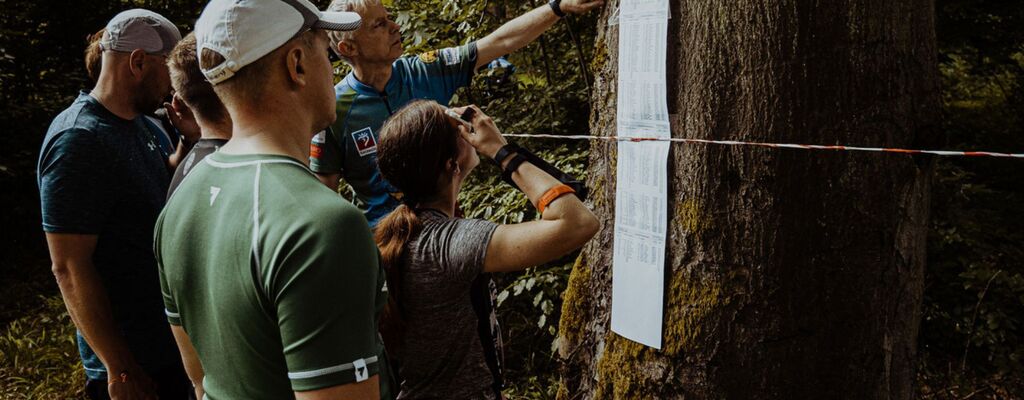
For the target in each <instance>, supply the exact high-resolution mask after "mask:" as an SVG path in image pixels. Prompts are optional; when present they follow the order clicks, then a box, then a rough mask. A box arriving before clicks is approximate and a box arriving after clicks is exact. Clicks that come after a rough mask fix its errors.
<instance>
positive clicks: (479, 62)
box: [476, 0, 604, 68]
mask: <svg viewBox="0 0 1024 400" xmlns="http://www.w3.org/2000/svg"><path fill="white" fill-rule="evenodd" d="M602 4H604V0H564V1H562V5H561V8H562V11H565V12H566V13H573V14H579V13H584V12H587V11H590V10H592V9H594V8H597V7H599V6H601V5H602ZM557 21H558V16H557V15H555V12H554V11H552V10H551V7H550V6H548V5H547V4H544V5H542V6H540V7H537V8H535V9H533V10H531V11H529V12H527V13H526V14H523V15H520V16H519V17H516V18H515V19H513V20H511V21H509V22H506V23H505V24H504V25H502V26H501V27H499V28H498V29H497V30H495V31H494V32H491V34H489V35H487V36H485V37H484V38H483V39H480V41H478V42H477V43H476V48H477V57H476V67H477V68H480V67H482V66H484V65H487V63H490V62H491V61H494V59H496V58H498V57H501V56H502V55H505V54H508V53H511V52H514V51H516V50H519V49H521V48H523V47H524V46H526V45H528V44H530V42H532V41H534V40H536V39H537V37H539V36H540V35H541V34H542V33H544V31H546V30H547V29H548V28H550V27H551V25H554V24H555V22H557Z"/></svg>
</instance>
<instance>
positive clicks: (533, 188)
mask: <svg viewBox="0 0 1024 400" xmlns="http://www.w3.org/2000/svg"><path fill="white" fill-rule="evenodd" d="M512 158H514V156H509V157H507V158H506V160H505V162H504V163H503V165H502V169H504V167H505V166H507V165H508V162H509V160H510V159H512ZM512 181H513V182H515V183H516V185H518V186H519V189H520V190H522V191H523V193H524V194H525V195H526V198H528V199H530V203H533V204H534V205H536V204H537V203H538V202H539V201H540V198H541V197H543V196H544V194H545V193H547V191H548V190H551V188H553V187H555V186H558V185H561V184H562V182H561V181H559V180H558V179H556V178H555V177H553V176H551V175H550V174H548V173H547V172H545V171H544V170H542V169H540V168H539V167H537V166H535V165H533V164H531V163H530V162H528V161H527V162H523V163H522V164H520V165H519V168H517V169H516V170H515V172H513V173H512ZM570 197H571V198H572V199H571V200H569V201H559V200H560V199H562V198H570ZM592 215H593V214H592V213H591V212H590V210H588V209H587V207H586V206H585V205H584V204H583V202H581V201H580V200H579V199H578V198H577V197H576V196H573V195H563V196H562V197H560V198H559V199H556V200H555V201H552V202H551V203H550V204H549V205H548V208H547V209H545V211H544V213H543V215H542V216H541V218H542V219H544V220H547V221H555V220H562V221H565V222H572V223H574V222H578V221H581V220H584V219H586V218H587V217H588V216H592Z"/></svg>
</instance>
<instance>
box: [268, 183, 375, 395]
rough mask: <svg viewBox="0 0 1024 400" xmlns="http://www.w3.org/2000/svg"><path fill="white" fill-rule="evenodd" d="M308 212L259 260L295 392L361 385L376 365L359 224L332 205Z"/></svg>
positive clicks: (369, 244) (367, 246)
mask: <svg viewBox="0 0 1024 400" xmlns="http://www.w3.org/2000/svg"><path fill="white" fill-rule="evenodd" d="M333 199H336V198H333ZM311 206H312V207H315V208H314V210H316V211H321V212H319V213H317V214H316V215H315V217H316V218H310V219H309V220H307V221H306V222H300V223H297V224H294V225H293V226H295V228H294V229H292V230H291V231H290V232H289V233H287V234H285V235H284V236H283V237H282V239H281V240H280V241H279V242H278V243H279V244H278V245H277V246H271V247H268V248H267V249H269V250H270V251H269V252H268V254H263V255H262V256H263V257H262V259H263V261H262V262H263V263H264V271H266V274H267V276H266V278H267V280H266V281H265V282H266V285H268V287H267V288H266V290H267V294H268V297H269V299H270V301H271V302H272V303H273V305H274V306H275V307H276V318H277V321H278V326H279V329H280V333H281V341H282V345H283V348H284V356H285V360H286V362H287V364H288V378H289V379H290V380H291V382H292V388H293V389H294V390H295V391H308V390H316V389H322V388H327V387H332V386H337V385H343V384H347V383H352V382H361V381H364V380H366V379H369V377H371V376H373V375H376V374H377V373H378V369H379V365H380V361H381V360H378V359H377V357H376V354H377V349H378V342H377V340H378V339H377V324H376V319H375V316H374V311H375V308H374V307H375V299H376V297H377V295H378V291H379V290H380V289H379V288H378V287H377V279H378V277H377V275H378V271H379V266H378V263H377V250H376V246H375V245H374V243H373V239H372V236H371V235H370V230H369V227H368V226H367V224H366V220H365V218H364V217H363V215H362V213H360V212H359V211H358V209H356V208H355V207H352V206H351V205H349V204H345V203H343V202H342V201H340V200H339V201H337V202H331V203H321V204H320V206H322V207H317V205H311ZM311 211H312V210H311Z"/></svg>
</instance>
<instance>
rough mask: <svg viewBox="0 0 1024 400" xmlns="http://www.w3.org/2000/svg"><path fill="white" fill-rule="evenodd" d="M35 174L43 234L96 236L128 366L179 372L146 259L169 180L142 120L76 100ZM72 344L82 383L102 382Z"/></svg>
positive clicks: (85, 97)
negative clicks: (82, 371)
mask: <svg viewBox="0 0 1024 400" xmlns="http://www.w3.org/2000/svg"><path fill="white" fill-rule="evenodd" d="M37 172H38V175H37V176H38V183H39V195H40V200H41V201H42V215H43V230H44V231H45V232H47V233H75V234H90V235H97V236H98V239H97V240H98V241H97V243H96V250H95V251H94V253H93V264H94V266H95V268H96V270H97V272H98V273H99V275H100V279H101V280H102V281H103V284H104V286H105V287H106V291H107V295H108V296H109V298H110V307H111V309H112V311H113V316H114V320H115V321H116V322H117V325H118V327H119V328H120V329H121V332H122V334H123V335H124V337H125V339H126V341H127V343H128V347H129V349H130V350H131V352H132V354H133V356H134V357H135V360H136V361H137V362H138V363H139V364H140V365H141V366H142V367H143V368H144V369H145V370H146V371H147V372H148V373H155V372H157V371H160V370H162V369H165V368H167V367H173V366H176V365H180V356H179V355H178V351H177V347H176V346H175V344H174V338H173V337H172V335H171V331H170V328H169V327H168V326H167V319H166V317H165V316H164V311H163V298H162V297H161V295H160V282H159V278H158V275H157V267H156V259H155V258H154V256H153V227H154V224H155V223H156V218H157V215H159V213H160V210H161V209H162V208H163V206H164V199H165V197H166V194H167V186H168V184H169V179H170V174H169V172H168V170H167V166H166V164H165V161H164V157H163V155H162V154H161V152H160V148H159V145H158V144H157V143H156V142H154V136H153V135H152V133H151V132H149V131H148V130H147V128H146V126H145V122H143V117H141V116H140V117H137V118H135V119H134V120H125V119H122V118H120V117H118V116H116V115H114V114H113V113H111V112H110V111H109V110H107V109H106V108H104V107H103V105H102V104H100V102H99V101H97V100H96V99H95V98H93V97H92V96H90V95H89V94H87V93H85V92H82V93H81V94H80V95H79V96H78V98H77V99H76V100H75V102H74V103H72V104H71V106H70V107H68V108H67V109H66V110H64V111H63V112H61V113H60V114H59V115H58V116H57V117H56V118H54V120H53V123H51V125H50V129H49V130H48V131H47V133H46V138H45V139H44V141H43V146H42V150H41V151H40V155H39V164H38V170H37ZM78 343H79V352H80V354H81V356H82V363H83V364H84V366H85V370H86V375H87V376H88V377H89V378H90V379H106V374H105V370H104V367H103V364H102V363H101V362H100V360H99V358H98V357H97V356H96V354H95V353H94V352H93V351H92V349H90V348H89V346H88V344H87V343H85V340H84V339H83V338H82V336H81V334H80V333H79V335H78Z"/></svg>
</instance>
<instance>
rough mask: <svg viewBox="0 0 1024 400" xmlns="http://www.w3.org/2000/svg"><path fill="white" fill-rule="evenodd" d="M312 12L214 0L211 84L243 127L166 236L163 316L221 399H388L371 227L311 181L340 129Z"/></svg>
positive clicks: (171, 204) (160, 236)
mask: <svg viewBox="0 0 1024 400" xmlns="http://www.w3.org/2000/svg"><path fill="white" fill-rule="evenodd" d="M359 23H360V19H359V16H358V15H357V14H354V13H345V12H337V13H332V12H320V11H318V10H317V9H316V8H315V7H314V6H313V5H312V4H311V3H309V2H308V1H306V0H213V1H211V2H210V3H209V4H208V5H207V6H206V8H205V9H204V10H203V13H202V15H201V16H200V17H199V20H198V21H197V22H196V29H195V35H196V48H197V50H198V54H199V60H200V61H199V62H200V69H201V70H202V72H203V74H204V75H205V76H206V78H207V80H209V81H210V83H212V84H213V89H214V91H215V92H216V93H217V96H218V97H219V98H220V99H221V101H222V102H223V103H224V106H225V108H226V109H227V110H228V113H229V114H230V116H231V120H232V123H233V126H232V138H231V140H230V141H229V142H228V143H227V144H225V145H224V146H223V147H221V149H220V151H218V152H215V153H213V154H211V155H209V156H208V157H206V158H204V159H203V160H202V161H201V162H199V163H198V165H196V166H194V167H193V169H192V172H191V173H190V174H189V176H188V178H187V179H184V180H183V181H182V182H181V185H180V186H178V188H177V190H176V191H175V192H174V194H172V195H171V197H170V199H169V200H168V204H167V207H166V208H165V209H164V212H163V213H162V214H161V216H160V218H159V220H158V221H157V228H156V244H155V252H156V257H157V262H158V264H159V266H160V282H161V289H162V290H163V294H164V306H165V308H166V311H165V312H166V314H167V317H168V320H169V321H170V323H171V327H172V331H173V332H174V335H175V339H176V340H177V342H178V346H179V348H180V349H181V350H182V357H183V358H184V360H185V365H186V367H187V368H188V372H189V376H190V378H192V380H193V382H202V386H203V387H202V389H203V390H204V391H205V395H206V396H207V397H209V398H219V399H257V400H259V399H282V398H291V397H293V396H294V397H295V398H298V399H378V398H391V397H392V396H391V389H390V388H391V384H390V382H389V376H390V374H389V371H388V367H387V364H386V357H385V356H384V348H383V344H382V342H381V340H380V338H379V335H378V334H377V312H378V311H379V310H382V309H383V305H384V303H385V301H386V293H385V292H382V289H383V283H384V276H383V272H382V270H381V267H380V266H379V265H378V262H377V259H378V256H377V249H376V246H375V245H374V242H373V238H372V237H371V235H370V229H369V227H368V225H367V223H366V220H365V219H364V218H363V217H362V213H360V211H359V210H358V209H357V208H356V207H355V206H353V205H352V204H350V203H348V202H346V201H344V200H343V199H340V198H339V196H337V194H335V193H334V192H332V191H331V190H329V189H327V188H325V187H324V186H323V185H322V184H320V183H319V182H318V181H317V179H316V177H315V176H314V175H313V173H312V172H310V170H309V169H308V167H307V165H306V162H307V161H306V160H307V157H308V155H309V154H308V151H309V141H310V138H311V137H312V136H313V132H317V131H320V130H322V129H324V128H325V127H327V126H328V125H329V124H330V123H331V122H333V121H334V118H335V117H334V91H333V88H332V68H331V64H330V62H329V60H328V56H327V51H328V47H329V44H328V39H327V33H326V31H327V30H351V29H355V28H357V27H358V26H359Z"/></svg>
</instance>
